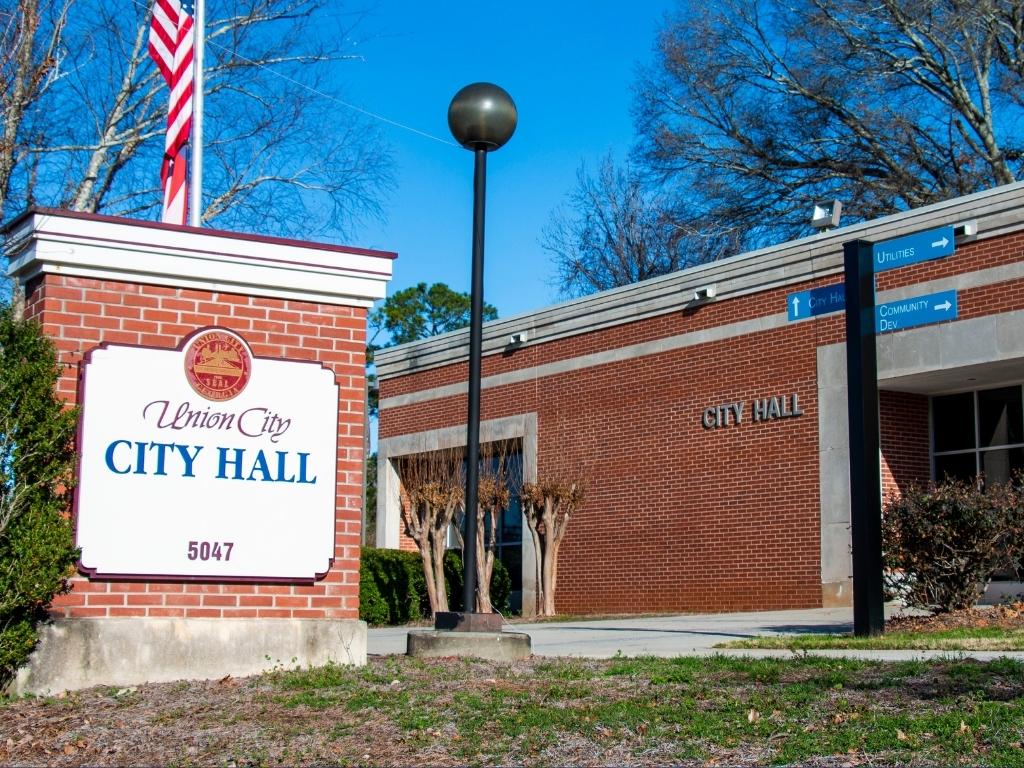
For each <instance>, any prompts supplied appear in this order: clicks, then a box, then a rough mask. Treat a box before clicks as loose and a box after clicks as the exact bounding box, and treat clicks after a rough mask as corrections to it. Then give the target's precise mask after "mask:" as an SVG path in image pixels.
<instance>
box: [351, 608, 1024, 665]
mask: <svg viewBox="0 0 1024 768" xmlns="http://www.w3.org/2000/svg"><path fill="white" fill-rule="evenodd" d="M891 611H892V609H891V608H890V607H889V606H887V607H886V615H889V614H890V613H891ZM408 631H409V628H408V627H383V628H379V629H371V630H370V631H369V637H368V639H367V651H368V652H369V653H370V654H371V655H389V654H404V653H405V651H406V636H407V634H408ZM505 631H506V632H525V633H526V634H528V635H529V636H530V639H531V641H532V643H533V653H534V655H537V656H580V657H587V658H608V657H611V656H615V655H616V654H621V655H623V656H704V655H709V654H715V653H724V654H729V655H743V656H781V657H789V656H792V655H793V654H792V652H791V651H786V650H723V649H719V648H714V646H715V645H716V644H718V643H724V642H728V641H730V640H739V639H743V638H747V637H755V636H758V635H782V634H794V633H804V632H817V633H838V632H852V631H853V613H852V610H851V609H850V608H813V609H807V610H799V611H762V612H752V613H711V614H687V615H679V616H643V617H622V618H615V619H597V620H593V621H590V620H580V621H567V622H544V623H536V624H518V623H517V624H506V625H505ZM814 653H815V654H820V655H827V656H843V657H857V658H872V659H924V658H936V657H943V658H948V657H969V658H974V659H979V660H988V659H992V658H998V657H1005V656H1008V657H1012V658H1018V659H1021V660H1024V652H1017V651H1014V652H997V651H970V652H965V651H814Z"/></svg>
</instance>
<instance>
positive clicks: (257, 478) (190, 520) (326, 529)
mask: <svg viewBox="0 0 1024 768" xmlns="http://www.w3.org/2000/svg"><path fill="white" fill-rule="evenodd" d="M337 424H338V387H337V384H336V382H335V379H334V374H333V372H332V371H331V370H329V369H327V368H324V367H323V366H322V365H320V364H318V363H308V362H295V361H288V360H276V359H266V358H258V357H254V356H253V355H252V353H251V352H250V350H249V347H248V345H247V344H246V342H245V340H244V339H242V338H241V337H240V336H238V335H236V334H234V333H231V332H230V331H226V330H223V329H220V328H208V329H205V330H202V331H199V332H197V333H195V334H193V335H192V336H191V337H189V338H188V339H187V340H186V341H185V343H184V345H183V348H182V349H179V350H166V349H153V348H147V347H132V346H119V345H106V346H102V347H99V348H97V349H95V350H93V351H92V352H91V353H90V354H89V358H88V360H87V362H86V365H85V368H84V373H83V382H82V417H81V426H80V429H79V480H78V488H77V489H76V492H75V509H76V518H75V528H76V543H77V545H78V546H79V547H81V550H82V555H81V561H80V566H81V569H82V570H83V571H85V572H86V573H90V574H91V575H94V576H119V577H127V578H131V577H160V578H175V577H178V578H202V579H204V580H214V581H216V580H239V579H243V580H278V579H280V580H314V579H317V578H322V577H323V576H324V575H325V574H326V573H327V571H328V570H329V568H330V565H331V561H332V558H333V556H334V535H335V503H336V502H335V471H336V466H337V459H336V457H337Z"/></svg>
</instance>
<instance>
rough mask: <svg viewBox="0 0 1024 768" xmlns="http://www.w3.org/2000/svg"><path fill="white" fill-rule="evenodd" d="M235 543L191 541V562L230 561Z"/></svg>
mask: <svg viewBox="0 0 1024 768" xmlns="http://www.w3.org/2000/svg"><path fill="white" fill-rule="evenodd" d="M234 547H235V542H233V541H190V542H189V543H188V559H189V560H203V561H204V562H205V561H206V560H230V559H231V550H232V549H234Z"/></svg>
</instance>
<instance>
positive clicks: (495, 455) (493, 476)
mask: <svg viewBox="0 0 1024 768" xmlns="http://www.w3.org/2000/svg"><path fill="white" fill-rule="evenodd" d="M510 448H511V446H510V445H509V444H507V443H504V442H501V443H488V444H486V445H484V446H481V454H480V470H479V477H478V481H477V482H478V486H477V487H478V491H477V509H476V515H477V529H476V530H477V535H476V541H475V542H473V543H472V544H470V546H474V547H475V548H476V581H477V594H476V607H475V610H476V611H477V612H478V613H490V612H491V611H492V610H493V606H492V604H491V580H492V576H493V575H494V561H495V559H496V556H497V551H498V546H497V545H498V526H499V525H500V523H501V513H502V512H503V511H504V510H505V509H506V508H507V507H508V504H509V499H510V492H509V488H508V480H509V476H508V472H509V466H510V462H509V459H510V457H511V451H510ZM465 458H466V454H465V450H464V449H462V448H447V449H442V450H438V451H430V452H426V453H419V454H413V455H410V456H403V457H401V458H399V459H397V460H396V461H395V469H396V471H397V473H398V479H399V482H400V483H401V488H400V492H399V498H400V505H401V516H402V523H403V526H404V528H405V532H406V535H408V536H409V538H411V539H412V540H413V541H414V542H415V543H416V547H417V549H418V550H419V553H420V558H421V559H422V562H423V574H424V577H425V579H426V582H427V597H428V599H429V601H430V609H431V611H432V612H434V613H436V612H437V611H447V610H449V605H448V597H447V591H448V590H447V589H446V584H445V575H444V559H445V551H446V549H447V546H448V540H449V538H448V537H449V532H451V533H453V534H454V538H455V543H456V546H458V547H459V548H461V549H462V550H463V551H465V547H466V546H467V545H466V542H465V539H464V537H463V534H462V532H463V531H464V530H465V515H466V504H465V502H466V500H465V479H466V478H465V472H464V463H465Z"/></svg>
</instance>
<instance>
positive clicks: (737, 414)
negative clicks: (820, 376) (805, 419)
mask: <svg viewBox="0 0 1024 768" xmlns="http://www.w3.org/2000/svg"><path fill="white" fill-rule="evenodd" d="M744 413H749V414H750V421H751V422H753V423H757V422H759V421H776V420H777V419H790V418H793V417H795V416H803V415H804V412H803V411H802V410H800V401H799V399H798V397H797V393H796V392H794V393H793V394H791V395H781V396H777V397H763V398H756V399H754V400H752V401H750V408H749V410H748V409H747V403H745V402H743V401H742V400H741V401H737V402H735V403H723V404H722V405H713V406H711V407H710V408H705V409H704V412H703V413H702V414H701V418H700V423H701V425H702V426H703V427H704V429H718V428H719V427H732V426H739V425H740V424H742V423H743V418H744Z"/></svg>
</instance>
